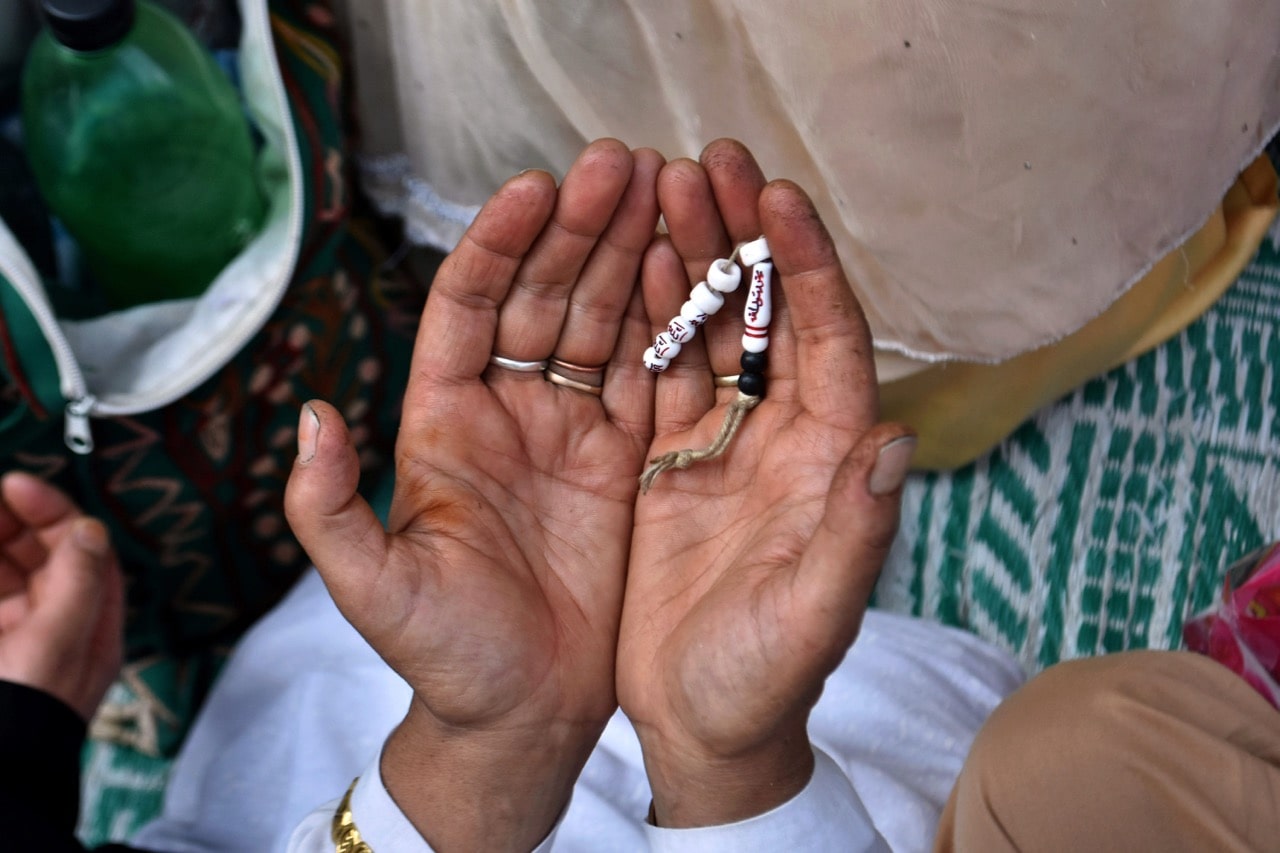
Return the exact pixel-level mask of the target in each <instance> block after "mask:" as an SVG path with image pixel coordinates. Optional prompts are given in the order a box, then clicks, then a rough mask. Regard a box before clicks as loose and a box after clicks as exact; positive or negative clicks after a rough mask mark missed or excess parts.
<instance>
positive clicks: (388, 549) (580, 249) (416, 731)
mask: <svg viewBox="0 0 1280 853" xmlns="http://www.w3.org/2000/svg"><path fill="white" fill-rule="evenodd" d="M662 165H663V163H662V158H661V157H660V156H659V155H658V154H657V153H656V152H653V151H647V150H641V151H636V152H634V153H633V152H631V151H628V150H627V149H626V147H624V146H623V145H622V144H621V143H619V142H617V141H616V140H602V141H600V142H596V143H593V144H592V145H591V146H590V147H588V148H587V149H586V150H585V151H584V153H583V154H582V155H581V156H580V157H579V158H578V160H577V161H576V162H575V163H574V165H573V167H572V168H571V169H570V170H569V172H568V173H567V175H566V176H565V178H564V181H563V183H562V185H561V186H560V187H559V189H557V187H556V186H555V184H554V181H553V180H552V178H551V177H550V176H549V175H547V174H546V173H543V172H529V173H524V174H521V175H519V176H517V177H515V178H513V179H511V180H510V181H509V182H508V183H507V184H506V185H505V186H503V187H502V189H500V190H499V191H498V193H497V194H496V195H495V196H494V197H493V198H492V199H491V200H490V201H489V202H488V203H487V204H486V205H485V206H484V208H483V209H482V210H481V212H480V213H479V215H478V216H477V218H476V220H475V222H474V223H473V224H472V226H471V228H470V229H469V230H468V231H467V233H466V235H465V236H464V238H463V239H462V242H461V243H460V245H459V246H458V248H457V249H456V250H455V251H454V252H453V253H452V254H451V255H450V256H449V258H448V259H447V260H446V261H445V263H444V265H443V266H442V267H441V269H440V272H439V274H438V275H437V277H436V280H435V282H434V284H433V286H432V290H431V294H430V297H429V298H428V300H427V306H426V309H425V311H424V313H423V316H422V323H421V327H420V329H419V333H418V339H417V343H416V346H415V352H414V360H413V364H412V368H411V373H410V379H409V385H408V387H407V389H406V392H405V401H404V414H403V420H402V425H401V431H400V436H399V440H398V443H397V447H396V487H395V494H394V498H393V501H392V506H391V513H390V518H389V523H388V525H387V528H386V529H385V530H384V529H383V527H382V525H381V524H380V523H379V521H378V520H377V518H376V517H375V516H374V514H373V512H372V510H371V509H370V507H369V506H368V505H367V504H366V503H365V502H364V500H363V499H362V498H360V497H359V495H358V494H357V492H356V486H357V483H358V480H359V465H358V462H357V458H356V453H355V450H354V448H353V446H352V443H351V440H350V436H349V435H348V433H347V430H346V427H345V425H344V423H343V420H342V418H341V416H340V415H339V414H338V412H337V411H336V410H334V409H333V408H332V407H330V406H328V405H326V404H324V403H320V402H312V403H309V404H308V405H307V406H306V407H305V408H304V411H303V413H302V418H301V423H300V426H299V457H298V460H297V462H296V464H295V467H294V471H293V474H292V476H291V478H290V481H289V486H288V492H287V496H286V508H287V511H288V516H289V520H290V523H291V525H292V526H293V529H294V531H295V532H296V534H297V536H298V539H299V540H300V541H301V543H302V544H303V546H304V547H305V548H306V549H307V552H308V553H309V555H310V556H311V558H312V559H313V560H314V562H315V564H316V566H317V568H318V569H319V571H320V574H321V576H322V577H323V578H324V580H325V583H326V584H327V586H328V587H329V590H330V592H331V593H332V595H333V598H334V600H335V601H336V602H337V604H338V607H339V608H340V609H341V611H342V612H343V614H344V615H345V616H346V617H347V619H348V620H350V622H351V623H352V624H353V625H354V626H355V627H356V629H357V630H359V631H360V633H361V634H362V635H363V636H364V637H365V638H366V639H367V640H368V641H369V643H370V644H371V645H372V646H373V647H374V648H375V649H376V650H377V651H378V652H379V654H381V655H382V656H383V658H384V659H385V660H386V661H387V662H388V663H389V664H390V665H391V667H392V668H393V669H395V670H396V671H397V672H398V673H399V674H400V675H401V676H403V677H404V678H405V679H406V680H407V681H408V682H409V684H410V685H411V686H412V688H413V690H414V694H415V698H414V701H413V704H412V708H411V710H410V712H409V714H408V716H407V717H406V720H405V723H404V724H402V726H401V727H400V728H399V729H398V730H397V732H396V733H395V734H394V735H393V736H392V738H391V740H390V741H389V742H388V745H387V747H386V750H385V751H384V757H383V764H382V773H383V777H384V780H385V781H386V783H387V786H388V790H389V791H390V793H391V794H392V796H393V797H394V798H395V799H396V800H397V802H398V803H399V804H400V806H401V808H402V809H403V810H404V811H405V813H406V814H407V815H408V816H409V818H410V819H411V820H412V821H413V822H414V823H415V825H416V826H417V827H418V828H419V830H420V831H423V832H424V834H425V835H427V837H428V840H429V841H430V842H431V843H432V845H433V846H434V847H435V848H436V849H437V850H446V849H454V848H462V849H486V850H499V849H517V848H520V847H523V848H524V849H529V848H531V847H532V846H534V845H535V844H536V843H537V842H538V841H539V840H540V839H541V838H542V837H543V836H545V834H546V832H547V831H548V830H549V829H550V828H551V826H552V825H553V824H554V822H555V819H556V817H557V816H558V815H559V813H560V811H561V810H562V809H563V808H564V805H565V803H567V801H568V797H569V793H570V791H571V790H572V786H573V783H574V781H575V780H576V778H577V775H578V773H579V772H580V770H581V767H582V765H583V763H585V761H586V758H587V756H588V755H589V754H590V751H591V749H592V747H593V746H594V745H595V742H596V740H597V738H598V737H599V734H600V732H601V730H602V729H603V726H604V724H605V722H607V720H608V718H609V716H610V715H611V714H612V712H613V710H614V708H615V706H616V700H615V694H614V675H613V668H614V649H615V645H616V641H617V631H618V620H619V613H620V610H621V601H622V589H623V583H624V578H625V573H626V562H627V555H628V550H629V547H630V539H631V527H632V511H633V505H634V500H635V495H636V489H637V486H636V482H637V476H638V474H639V473H640V469H641V465H642V463H643V459H644V452H645V449H646V448H647V447H648V444H649V439H650V436H651V431H652V410H651V403H652V386H651V382H650V379H649V376H648V375H647V372H646V370H645V368H644V366H643V364H642V358H641V355H642V353H643V351H644V349H645V348H646V347H647V346H648V343H649V336H650V331H649V325H648V321H647V319H646V318H645V315H644V312H643V308H642V306H641V300H640V296H639V292H638V290H637V288H636V286H635V283H636V281H637V278H638V273H639V264H640V259H641V257H642V255H643V253H644V250H645V248H646V247H647V246H648V244H649V242H650V240H651V239H652V236H653V232H654V228H655V226H656V223H657V202H656V197H655V189H654V185H655V182H656V177H657V172H658V170H659V169H660V168H661V167H662ZM491 354H495V355H499V356H503V357H505V358H508V359H515V360H519V361H541V360H544V359H548V358H550V357H552V356H555V357H557V358H559V359H562V360H564V361H566V362H570V363H574V364H578V365H587V366H594V365H604V366H606V369H605V371H604V385H603V394H602V396H593V395H592V394H590V393H586V392H584V391H581V390H576V389H574V388H571V387H564V386H561V385H555V384H552V383H550V382H548V381H546V380H545V379H544V378H543V374H542V373H540V372H521V371H516V370H511V369H509V368H504V367H500V366H495V365H493V364H491V363H490V355H491ZM352 698H353V701H359V697H352Z"/></svg>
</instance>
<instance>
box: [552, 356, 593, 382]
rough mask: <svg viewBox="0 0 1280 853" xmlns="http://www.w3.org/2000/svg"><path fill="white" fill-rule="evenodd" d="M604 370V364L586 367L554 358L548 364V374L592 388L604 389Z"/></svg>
mask: <svg viewBox="0 0 1280 853" xmlns="http://www.w3.org/2000/svg"><path fill="white" fill-rule="evenodd" d="M604 369H605V365H603V364H602V365H600V366H599V367H585V366H583V365H581V364H574V363H573V362H571V361H565V360H564V359H560V358H556V357H554V356H552V358H551V360H550V362H548V364H547V372H548V373H554V374H555V375H556V376H559V377H561V378H562V379H572V380H573V381H574V382H581V383H582V384H583V385H590V386H591V387H592V388H602V387H604Z"/></svg>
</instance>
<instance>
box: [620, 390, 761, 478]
mask: <svg viewBox="0 0 1280 853" xmlns="http://www.w3.org/2000/svg"><path fill="white" fill-rule="evenodd" d="M762 399H764V398H763V397H757V396H754V395H751V394H743V393H742V392H741V391H739V392H738V398H737V399H736V400H734V401H733V402H732V403H730V404H729V410H728V411H727V412H725V414H724V423H723V424H721V425H720V434H719V435H717V436H716V439H715V441H713V442H711V444H710V445H709V446H708V447H707V448H706V449H705V450H673V451H671V452H670V453H664V454H662V455H661V456H657V457H654V458H653V459H650V460H649V467H648V468H646V469H644V473H643V474H641V475H640V492H641V493H642V494H648V492H649V489H650V488H652V487H653V481H654V480H656V479H658V475H659V474H661V473H662V472H663V471H670V470H671V469H672V468H677V469H682V470H683V469H685V468H688V467H689V466H690V465H693V464H694V463H697V462H706V461H708V460H710V459H715V458H716V457H718V456H720V455H721V454H722V453H724V452H725V451H726V450H728V449H729V442H731V441H733V437H734V436H735V435H737V433H738V427H740V426H742V420H743V418H745V417H746V416H747V412H749V411H751V410H752V409H754V408H755V407H756V406H758V405H760V401H761V400H762Z"/></svg>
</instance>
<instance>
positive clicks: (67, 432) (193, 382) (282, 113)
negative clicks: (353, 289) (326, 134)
mask: <svg viewBox="0 0 1280 853" xmlns="http://www.w3.org/2000/svg"><path fill="white" fill-rule="evenodd" d="M250 5H252V7H253V9H252V11H251V12H246V11H245V7H247V6H250ZM240 6H241V14H242V15H243V26H245V27H249V26H253V27H255V28H256V31H257V35H258V37H257V38H256V39H255V42H256V44H255V46H256V47H257V48H259V49H261V50H265V51H267V52H268V61H267V63H266V64H267V66H269V74H268V83H269V84H270V87H271V95H270V97H271V100H272V101H273V102H274V108H275V112H276V115H277V117H278V118H280V119H281V121H280V128H281V130H282V132H283V143H284V149H285V151H284V155H285V158H286V160H287V163H288V172H289V182H290V210H289V221H288V225H287V228H286V229H285V232H286V234H287V235H288V240H289V242H290V246H289V248H288V252H289V255H290V261H289V263H287V264H286V265H284V268H283V269H282V271H281V273H280V277H279V278H277V279H276V280H274V281H272V282H271V284H270V289H271V290H273V291H274V292H275V296H276V298H275V299H274V300H273V301H272V302H271V304H270V306H267V305H266V304H265V303H264V304H263V306H262V309H261V310H260V311H259V312H257V314H256V315H255V316H254V317H253V318H252V319H253V320H254V322H252V323H248V322H244V323H241V324H239V326H238V327H236V328H235V330H234V333H233V334H229V335H221V336H218V337H217V338H216V339H214V340H212V341H211V342H210V343H211V346H210V347H209V348H208V350H212V352H213V353H215V356H216V357H214V358H212V359H211V360H209V361H206V362H205V366H204V367H203V368H201V369H198V370H193V371H192V372H191V373H190V374H189V375H186V376H182V375H181V374H179V378H178V379H177V380H176V381H174V382H172V383H167V386H168V390H167V391H165V392H163V393H155V394H151V395H146V394H143V395H142V396H141V398H140V399H139V398H134V399H133V400H132V402H130V403H127V404H120V403H115V404H113V403H111V402H110V401H109V400H102V399H99V398H98V397H95V396H94V395H93V394H90V393H89V389H88V384H87V383H86V382H85V378H84V372H83V371H82V370H81V369H80V364H79V361H78V360H77V358H76V354H75V352H74V351H73V350H72V348H71V344H70V343H69V342H68V340H67V337H66V335H65V334H64V333H63V331H62V328H61V327H60V326H59V325H58V320H57V317H55V316H54V313H53V309H52V307H51V306H50V304H49V301H48V298H47V297H46V295H45V292H44V288H43V286H42V285H41V283H40V277H39V274H38V273H37V272H36V270H35V268H34V266H32V265H31V263H30V261H29V259H27V258H26V256H25V254H23V253H22V252H21V251H20V250H19V251H15V252H13V253H9V252H6V251H4V248H5V246H4V244H5V243H6V242H9V241H6V240H3V239H0V275H3V276H4V277H5V278H7V279H8V280H9V282H10V283H11V284H12V285H13V287H14V289H15V290H16V291H17V292H18V295H19V296H21V297H22V301H23V302H24V303H26V305H27V308H28V310H30V311H31V314H32V317H33V318H34V319H35V321H36V324H37V325H38V326H39V327H40V331H41V333H42V334H43V335H44V338H45V340H46V341H47V342H48V344H49V348H50V351H51V352H52V353H53V358H54V363H55V366H56V368H57V371H58V385H59V389H60V390H61V392H62V396H63V398H64V399H65V400H66V407H65V412H64V419H65V424H64V429H63V440H64V442H65V443H66V446H67V448H68V449H70V450H71V451H72V452H73V453H76V454H79V455H87V454H89V453H92V452H93V447H94V442H93V431H92V428H91V426H90V418H91V417H108V416H116V415H136V414H139V413H142V412H150V411H154V410H156V409H159V408H162V407H164V406H167V405H169V404H170V403H172V402H174V401H175V400H178V399H181V398H182V397H184V396H186V395H187V394H188V393H189V392H190V391H192V390H193V389H194V388H196V387H197V386H199V385H200V384H201V383H202V382H204V381H205V380H207V379H208V378H209V377H210V376H212V375H214V374H215V373H217V372H218V371H219V370H221V369H222V368H223V367H224V366H225V365H226V363H227V362H228V361H229V360H230V359H231V358H232V357H233V356H234V355H235V354H236V353H237V352H239V351H240V349H241V347H243V346H244V345H245V343H246V342H247V341H248V340H249V339H250V338H251V337H253V335H254V334H256V333H257V331H258V330H259V329H260V328H261V327H262V323H264V322H265V321H266V319H267V318H268V317H270V316H271V313H272V312H273V311H274V310H275V307H276V306H277V305H279V302H280V299H281V298H283V296H284V292H285V290H286V289H287V286H288V283H289V280H290V279H291V278H292V277H293V271H294V267H295V266H296V264H297V255H298V244H299V243H300V241H301V231H302V210H303V204H304V193H303V187H302V158H301V155H300V154H299V152H298V139H297V132H296V130H295V128H294V125H293V113H292V112H291V111H290V109H289V103H288V99H287V98H286V95H285V86H284V76H283V74H282V73H281V71H280V61H279V58H278V57H277V56H276V54H275V46H274V43H273V41H272V38H271V16H270V11H269V9H268V6H267V2H266V0H249V1H248V2H242V3H241V4H240ZM242 61H243V60H242ZM2 227H3V226H2V224H0V228H2ZM3 236H4V237H8V236H9V235H7V234H6V235H3ZM14 245H15V246H16V245H17V244H16V242H15V243H14ZM208 350H206V351H208Z"/></svg>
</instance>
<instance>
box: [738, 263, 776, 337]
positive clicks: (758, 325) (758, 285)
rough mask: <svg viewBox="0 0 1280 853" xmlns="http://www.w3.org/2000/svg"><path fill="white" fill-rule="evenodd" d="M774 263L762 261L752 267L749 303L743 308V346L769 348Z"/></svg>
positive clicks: (748, 292)
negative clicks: (771, 284)
mask: <svg viewBox="0 0 1280 853" xmlns="http://www.w3.org/2000/svg"><path fill="white" fill-rule="evenodd" d="M772 281H773V264H771V263H769V262H768V261H762V262H760V263H757V264H755V265H754V266H752V267H751V284H750V285H748V287H747V304H746V305H744V306H743V308H742V321H743V324H744V326H745V328H744V329H743V330H742V348H743V349H744V350H746V351H747V352H764V351H765V350H766V349H768V348H769V321H770V320H772V319H773V290H772V288H771V287H770V286H769V285H770V283H771V282H772Z"/></svg>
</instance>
